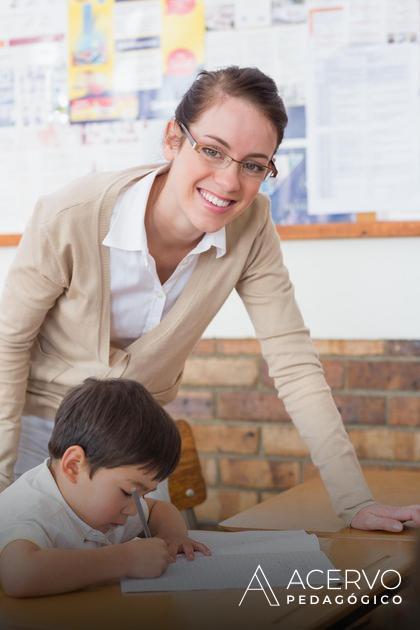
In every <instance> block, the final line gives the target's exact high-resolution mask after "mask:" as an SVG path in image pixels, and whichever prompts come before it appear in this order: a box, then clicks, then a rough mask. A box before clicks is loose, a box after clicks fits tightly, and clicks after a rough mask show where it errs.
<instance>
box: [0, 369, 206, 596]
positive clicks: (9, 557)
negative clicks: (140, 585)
mask: <svg viewBox="0 0 420 630" xmlns="http://www.w3.org/2000/svg"><path fill="white" fill-rule="evenodd" d="M48 447H49V452H50V456H51V457H50V458H49V459H47V460H45V461H44V462H43V463H42V464H40V465H39V466H37V467H36V468H33V469H32V470H29V471H28V472H26V473H25V474H23V475H22V476H21V477H20V478H19V479H18V480H17V481H15V483H13V484H12V485H11V486H10V487H9V488H7V489H6V490H4V492H2V493H1V494H0V579H1V583H2V586H3V589H4V591H5V592H6V593H7V594H9V595H12V596H15V597H31V596H35V595H49V594H53V593H61V592H65V591H71V590H75V589H78V588H83V587H86V586H89V585H92V584H97V583H100V582H106V581H109V580H118V579H119V578H122V577H137V578H141V577H156V576H159V575H161V574H162V573H163V572H164V571H165V570H166V568H167V566H168V564H169V563H170V562H173V561H174V560H175V558H176V553H177V552H184V553H185V554H186V557H187V558H188V559H191V560H192V559H193V558H194V550H196V551H201V552H203V553H205V554H209V553H210V551H209V549H208V548H207V547H206V546H205V545H202V544H200V543H198V542H195V541H193V540H191V539H189V538H188V537H187V529H186V526H185V523H184V520H183V518H182V516H181V514H180V513H179V512H178V510H177V509H176V508H175V507H174V506H173V505H171V504H170V503H166V502H164V501H156V500H153V499H147V498H146V499H144V498H141V499H140V501H141V505H142V507H143V511H144V513H145V517H146V520H148V525H149V528H150V532H151V534H152V538H146V539H144V538H143V539H140V538H136V536H138V535H139V534H140V532H141V531H142V530H143V527H142V524H141V520H140V516H139V513H138V511H137V507H136V502H135V497H134V495H133V491H137V492H138V494H139V495H140V496H142V495H144V494H146V493H148V492H150V491H152V490H154V489H155V488H156V485H157V482H158V481H161V480H163V479H164V478H166V477H167V476H168V475H169V474H170V473H171V472H172V471H173V470H174V468H175V466H176V464H177V462H178V460H179V454H180V436H179V433H178V430H177V428H176V426H175V424H174V422H173V421H172V420H171V418H170V417H169V415H168V414H167V413H166V412H165V411H164V410H163V409H162V407H160V405H159V404H158V403H157V402H156V401H155V400H154V399H153V397H152V396H151V395H150V394H149V393H148V392H147V391H146V390H145V388H144V387H143V386H142V385H140V384H139V383H137V382H135V381H130V380H124V379H110V380H103V381H99V380H96V379H87V380H86V381H85V383H84V384H83V385H80V386H79V387H76V388H75V389H73V390H71V391H70V392H69V393H68V394H67V396H66V397H65V398H64V399H63V401H62V403H61V405H60V407H59V409H58V411H57V415H56V420H55V426H54V430H53V433H52V436H51V440H50V442H49V445H48Z"/></svg>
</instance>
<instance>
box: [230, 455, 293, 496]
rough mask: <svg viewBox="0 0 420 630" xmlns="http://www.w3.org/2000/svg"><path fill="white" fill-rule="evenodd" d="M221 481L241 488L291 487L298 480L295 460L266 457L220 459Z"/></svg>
mask: <svg viewBox="0 0 420 630" xmlns="http://www.w3.org/2000/svg"><path fill="white" fill-rule="evenodd" d="M219 463H220V474H221V479H222V483H224V484H226V485H234V486H240V487H242V488H250V489H256V488H276V489H279V490H284V489H286V488H292V487H293V486H294V485H296V484H297V483H298V482H299V480H300V468H299V464H298V463H297V462H277V461H269V460H267V459H221V460H220V462H219Z"/></svg>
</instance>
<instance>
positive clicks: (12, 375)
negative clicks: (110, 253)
mask: <svg viewBox="0 0 420 630" xmlns="http://www.w3.org/2000/svg"><path fill="white" fill-rule="evenodd" d="M41 205H42V204H41V202H40V203H39V204H38V205H37V207H36V209H35V212H34V215H33V217H32V220H31V222H30V223H29V225H28V227H27V228H26V230H25V233H24V235H23V237H22V240H21V242H20V244H19V247H18V249H17V252H16V257H15V259H14V261H13V263H12V265H11V267H10V270H9V273H8V276H7V278H6V281H5V286H4V289H3V294H2V298H1V302H0V491H1V490H3V489H4V488H5V487H6V486H7V485H9V483H10V482H11V481H12V473H13V466H14V463H15V460H16V454H17V447H18V441H19V429H20V416H21V414H22V410H23V407H24V404H25V395H26V387H27V380H28V375H29V366H30V351H31V348H32V345H33V343H34V340H35V338H36V336H37V334H38V331H39V329H40V327H41V326H42V323H43V321H44V319H45V316H46V314H47V313H48V311H49V310H50V309H51V307H52V306H53V305H54V303H55V302H56V300H57V298H58V297H59V296H60V295H61V294H62V293H63V291H64V290H65V289H66V287H67V283H68V280H67V278H66V277H65V276H66V274H65V272H64V270H63V268H62V267H61V265H60V263H59V261H58V258H57V256H56V254H55V252H54V250H53V247H52V245H51V243H50V241H49V238H48V231H47V228H46V226H45V225H44V224H43V223H42V221H41V219H40V217H39V213H40V212H39V211H40V208H41Z"/></svg>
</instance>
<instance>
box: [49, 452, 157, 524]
mask: <svg viewBox="0 0 420 630" xmlns="http://www.w3.org/2000/svg"><path fill="white" fill-rule="evenodd" d="M155 475H156V472H155V471H151V472H147V471H145V469H144V468H142V467H141V466H135V465H129V466H118V467H116V468H99V469H98V470H97V471H96V472H95V473H94V475H93V477H92V478H90V477H89V465H88V463H87V461H86V460H84V462H83V463H81V466H80V468H79V470H78V472H77V476H76V478H75V479H74V480H73V481H72V483H70V484H66V490H67V492H66V494H67V495H68V496H65V497H64V498H65V499H66V500H67V502H68V503H69V504H70V506H71V508H72V509H73V510H74V511H75V512H76V514H77V515H78V516H79V517H80V518H81V519H82V520H83V521H85V523H87V524H88V525H90V526H91V527H93V528H94V529H98V530H99V531H101V532H106V531H107V530H108V529H110V527H112V526H116V525H123V524H124V523H125V522H126V520H127V518H128V517H129V516H132V515H134V514H136V513H137V508H136V504H135V500H134V497H133V496H132V494H131V492H132V491H133V490H134V489H135V490H137V492H138V493H139V495H140V496H143V495H144V494H147V493H148V492H151V491H152V490H155V489H156V486H157V483H158V482H157V481H156V480H154V479H153V477H154V476H155ZM66 477H67V475H66ZM67 479H68V478H67ZM60 489H61V490H63V489H62V488H60Z"/></svg>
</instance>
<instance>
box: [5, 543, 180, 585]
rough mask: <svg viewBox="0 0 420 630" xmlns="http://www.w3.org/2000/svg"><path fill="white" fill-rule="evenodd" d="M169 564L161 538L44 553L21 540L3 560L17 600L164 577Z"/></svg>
mask: <svg viewBox="0 0 420 630" xmlns="http://www.w3.org/2000/svg"><path fill="white" fill-rule="evenodd" d="M169 562H170V555H169V552H168V548H167V545H166V543H165V542H164V541H163V540H161V539H160V538H151V539H147V540H139V539H138V538H135V539H133V540H130V541H129V542H125V543H122V544H119V545H110V546H109V547H100V548H98V549H40V548H39V547H37V545H35V544H34V543H33V542H30V541H28V540H15V541H13V542H11V543H9V544H8V545H7V546H6V547H5V548H4V550H3V551H2V553H1V555H0V580H1V583H2V586H3V590H4V591H5V592H6V593H7V594H8V595H11V596H12V597H34V596H38V595H53V594H55V593H64V592H67V591H74V590H77V589H80V588H84V587H86V586H92V585H93V584H99V583H103V582H109V581H115V580H118V579H120V578H123V577H158V576H159V575H161V574H162V573H163V572H164V571H165V570H166V568H167V566H168V564H169Z"/></svg>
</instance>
